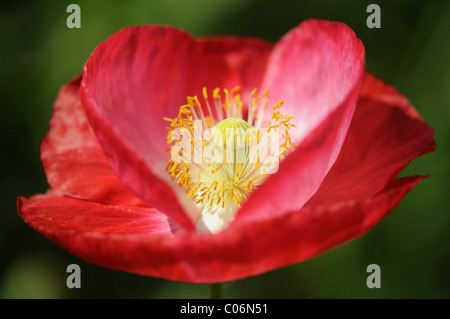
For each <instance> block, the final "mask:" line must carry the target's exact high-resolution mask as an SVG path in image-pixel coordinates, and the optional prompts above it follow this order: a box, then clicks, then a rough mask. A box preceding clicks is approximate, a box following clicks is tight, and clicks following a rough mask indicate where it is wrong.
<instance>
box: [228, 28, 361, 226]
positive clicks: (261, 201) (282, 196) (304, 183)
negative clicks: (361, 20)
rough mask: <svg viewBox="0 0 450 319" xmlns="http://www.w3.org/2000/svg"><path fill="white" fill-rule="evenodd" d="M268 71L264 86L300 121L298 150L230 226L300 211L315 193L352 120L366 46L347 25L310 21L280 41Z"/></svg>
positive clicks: (253, 194) (333, 159)
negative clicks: (283, 102)
mask: <svg viewBox="0 0 450 319" xmlns="http://www.w3.org/2000/svg"><path fill="white" fill-rule="evenodd" d="M269 66H270V67H269V68H268V70H267V74H266V79H265V82H264V83H266V85H267V86H268V87H269V88H270V92H271V93H270V94H271V96H272V98H275V99H276V100H278V99H280V100H284V101H285V104H284V105H283V110H287V111H288V112H289V113H290V115H293V116H294V117H295V119H294V122H295V120H296V121H298V126H299V127H298V128H297V130H296V131H294V132H293V134H294V137H295V139H296V144H297V147H296V149H295V151H293V152H292V153H291V154H290V155H288V156H287V157H286V159H284V160H283V162H281V164H280V166H279V169H278V171H277V172H276V173H275V174H273V175H271V176H269V177H268V178H267V179H266V181H265V182H264V183H263V184H262V185H261V186H260V187H259V188H258V189H257V190H255V191H254V192H253V193H252V194H251V195H250V196H249V198H248V200H247V202H246V203H245V204H244V205H243V206H242V208H241V209H240V210H239V211H238V213H237V216H236V219H235V220H234V221H233V222H234V223H244V222H249V221H254V220H258V219H266V218H268V219H270V218H273V216H277V215H281V214H285V213H288V212H292V211H296V210H299V209H300V208H301V207H302V206H303V205H304V204H305V203H306V202H307V201H308V200H309V199H310V197H311V196H312V195H313V194H314V193H315V192H316V191H317V189H318V188H319V186H320V184H321V183H322V181H323V179H324V178H325V176H326V174H327V173H328V171H329V170H330V168H331V167H332V165H333V163H334V161H335V160H336V158H337V156H338V154H339V152H340V149H341V147H342V144H343V142H344V139H345V136H346V134H347V130H348V127H349V125H350V122H351V119H352V116H353V112H354V109H355V106H356V100H357V97H358V92H359V89H360V84H361V81H362V78H363V74H364V47H363V45H362V43H361V41H360V40H358V39H357V38H356V36H355V34H354V32H353V31H352V30H351V29H350V28H349V27H348V26H346V25H345V24H342V23H337V22H326V21H317V20H309V21H306V22H303V23H302V24H300V26H299V27H297V28H295V29H293V30H291V31H290V32H289V33H288V34H287V35H286V36H284V37H283V39H281V40H280V42H279V43H278V44H277V45H276V46H275V48H274V50H273V52H272V55H271V58H270V59H269ZM285 106H286V108H285ZM289 132H291V131H289Z"/></svg>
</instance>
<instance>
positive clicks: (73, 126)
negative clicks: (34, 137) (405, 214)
mask: <svg viewBox="0 0 450 319" xmlns="http://www.w3.org/2000/svg"><path fill="white" fill-rule="evenodd" d="M79 86H80V79H77V80H75V81H73V82H71V83H70V84H68V85H67V86H65V87H64V88H63V89H62V90H61V92H60V94H59V96H58V99H57V101H56V102H55V113H54V116H53V118H52V122H51V128H50V132H49V134H48V135H47V137H46V138H45V140H44V142H43V144H42V148H41V157H42V161H43V165H44V169H45V171H46V174H47V177H48V180H49V183H50V185H51V186H52V187H53V189H52V190H50V191H49V192H48V193H47V194H45V195H36V196H33V197H32V198H30V199H25V198H23V197H20V198H19V199H18V211H19V214H20V215H21V217H22V218H23V219H24V221H25V222H26V223H27V224H28V225H30V226H31V227H33V228H34V229H36V230H37V231H39V232H40V233H42V234H43V235H44V236H46V237H47V238H49V239H50V240H52V241H54V242H56V243H57V244H58V245H60V246H61V247H63V248H64V249H66V250H68V251H69V252H71V253H73V254H74V255H77V256H79V257H80V258H82V259H84V260H86V261H88V262H92V263H94V264H98V265H101V266H104V267H107V268H112V269H118V270H124V271H129V272H134V273H139V274H143V275H150V276H156V277H162V278H167V279H172V280H179V281H187V282H223V281H230V280H235V279H239V278H243V277H247V276H251V275H257V274H260V273H263V272H266V271H269V270H272V269H276V268H278V267H282V266H285V265H289V264H292V263H296V262H300V261H302V260H305V259H308V258H311V257H313V256H315V255H317V254H319V253H321V252H324V251H326V250H328V249H331V248H333V247H335V246H337V245H340V244H343V243H345V242H347V241H349V240H351V239H353V238H355V237H357V236H360V235H362V234H364V233H366V232H367V231H368V230H370V229H371V228H372V227H373V226H374V225H375V224H376V223H377V222H378V221H379V220H381V219H382V218H384V217H385V216H386V215H387V214H388V213H389V212H391V211H392V210H393V209H394V208H395V207H396V206H397V205H398V203H399V202H400V201H401V199H402V198H403V197H404V196H405V194H406V193H407V192H408V191H409V190H411V189H412V188H413V187H414V186H415V185H417V183H419V182H420V181H421V180H422V179H423V178H424V177H407V178H401V179H395V177H396V175H397V173H398V172H399V171H400V170H401V169H402V168H404V167H405V166H406V165H407V164H408V163H409V162H410V161H411V160H412V159H413V158H415V157H417V156H419V155H422V154H424V153H426V152H429V151H432V150H434V149H435V144H434V140H433V131H432V129H431V128H430V127H429V126H428V125H427V124H426V123H425V122H424V121H423V120H422V119H421V118H420V116H419V115H418V114H417V112H416V111H415V110H414V109H413V107H412V106H411V105H410V104H409V102H408V101H407V100H406V99H405V98H404V97H402V96H401V95H400V94H399V93H398V92H397V91H396V90H395V89H393V88H392V87H390V86H389V85H387V84H385V83H383V82H382V81H380V80H378V79H376V78H375V77H373V76H372V75H370V74H366V75H365V77H364V81H363V84H362V88H361V91H360V93H359V98H358V103H357V106H356V110H355V114H354V116H353V118H352V122H351V125H350V128H349V131H348V134H347V137H346V139H345V142H344V144H343V146H342V149H341V151H340V153H339V156H338V158H337V160H336V162H335V164H334V165H333V167H332V168H331V170H330V171H329V172H328V174H327V176H326V177H325V179H324V181H323V182H322V184H321V185H320V188H319V189H318V191H317V192H315V194H314V196H313V197H312V198H311V199H310V200H309V201H308V202H307V203H306V204H305V205H304V206H303V208H302V209H301V210H300V211H293V212H291V213H287V214H284V215H282V216H274V217H273V218H269V219H264V220H259V221H254V222H252V223H243V224H234V225H231V226H230V227H229V228H228V229H226V230H224V231H223V232H220V233H218V234H215V235H201V234H197V233H194V232H180V231H179V229H178V228H177V226H175V224H174V223H173V222H172V221H171V220H170V218H168V217H167V216H166V215H165V214H163V213H161V212H159V211H158V210H156V209H152V208H149V207H148V205H147V204H146V203H145V202H144V201H142V200H140V199H138V198H137V197H136V196H134V195H133V194H132V193H131V192H129V191H128V190H127V189H126V188H125V187H124V186H123V184H122V183H121V181H120V180H119V179H118V178H117V177H116V175H115V174H114V172H113V171H112V169H111V168H110V166H109V163H108V161H107V159H106V157H105V156H104V155H103V153H102V149H101V147H100V145H99V144H98V142H97V140H96V137H95V135H94V134H93V132H92V130H91V128H90V125H89V123H88V121H87V119H86V116H85V115H84V112H83V110H82V106H81V101H80V98H79Z"/></svg>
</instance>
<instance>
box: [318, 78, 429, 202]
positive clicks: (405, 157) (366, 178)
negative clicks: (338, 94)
mask: <svg viewBox="0 0 450 319" xmlns="http://www.w3.org/2000/svg"><path fill="white" fill-rule="evenodd" d="M435 148H436V145H435V141H434V139H433V129H432V128H431V127H429V126H428V125H427V124H426V123H425V121H424V120H423V119H422V118H421V117H420V116H419V115H418V113H417V112H416V110H415V109H414V108H413V106H411V104H410V103H409V102H408V100H407V99H406V98H405V97H403V96H402V95H401V94H400V93H398V92H397V91H396V90H395V89H394V88H393V87H391V86H389V85H387V84H385V83H384V82H382V81H381V80H379V79H377V78H376V77H375V76H373V75H372V74H370V73H366V75H365V77H364V81H363V85H362V88H361V92H360V96H359V99H358V103H357V107H356V111H355V114H354V116H353V120H352V123H351V125H350V129H349V131H348V135H347V137H346V140H345V143H344V145H343V147H342V150H341V153H340V154H339V157H338V159H337V160H336V162H335V163H334V165H333V168H332V169H331V170H330V172H329V173H328V175H327V176H326V178H325V180H324V181H323V183H322V185H321V187H320V188H319V190H318V191H317V192H316V193H315V194H314V196H313V197H312V198H311V200H310V204H315V203H327V202H328V203H333V202H340V201H346V200H351V199H354V200H359V199H363V198H367V197H370V196H372V195H374V194H376V193H377V192H379V191H380V190H381V189H383V188H384V187H385V185H387V184H389V183H390V182H391V181H392V180H393V179H394V178H395V177H396V176H397V174H398V173H399V172H400V171H401V170H402V169H403V168H404V167H405V166H406V165H408V163H409V162H410V161H411V160H413V159H414V158H415V157H417V156H420V155H423V154H425V153H428V152H431V151H433V150H435Z"/></svg>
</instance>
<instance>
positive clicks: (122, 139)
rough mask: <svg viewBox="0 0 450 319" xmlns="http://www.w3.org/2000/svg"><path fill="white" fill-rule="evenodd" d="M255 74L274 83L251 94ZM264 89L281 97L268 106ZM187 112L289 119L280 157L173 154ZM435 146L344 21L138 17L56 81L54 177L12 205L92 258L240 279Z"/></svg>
mask: <svg viewBox="0 0 450 319" xmlns="http://www.w3.org/2000/svg"><path fill="white" fill-rule="evenodd" d="M236 86H240V90H239V91H238V89H234V90H233V89H232V88H234V87H236ZM255 87H257V88H258V89H260V90H262V91H261V92H264V90H266V89H268V90H269V94H267V92H266V93H265V94H263V97H262V98H261V99H259V98H256V95H255V91H254V90H253V89H254V88H255ZM216 88H217V89H216ZM227 89H228V90H227ZM258 92H259V91H258ZM269 96H270V98H271V99H270V101H274V102H277V101H280V100H281V101H284V104H283V105H282V106H281V104H282V102H280V103H277V104H275V103H274V104H272V105H270V106H274V107H273V108H272V107H271V108H265V106H264V105H265V104H261V103H263V101H266V102H264V103H266V104H267V105H269V104H268V103H269V102H268V101H269ZM187 97H188V103H187V104H186V98H187ZM198 97H200V99H199V98H198ZM228 99H229V100H228ZM247 101H249V102H247ZM270 103H271V102H270ZM180 107H181V108H180ZM288 113H289V114H288ZM183 116H184V117H183ZM227 118H228V119H230V118H231V119H233V121H235V122H233V121H231V122H233V123H234V124H233V123H231V122H223V121H225V120H226V119H227ZM189 119H198V120H201V121H203V123H205V125H206V126H208V127H212V126H214V127H219V126H221V125H222V126H224V125H225V124H226V125H225V126H227V125H228V126H227V127H229V126H233V125H235V123H238V124H237V125H244V126H245V127H258V128H259V127H264V125H265V126H266V127H270V126H272V127H274V128H275V127H284V131H283V134H282V136H283V139H284V141H285V142H284V144H283V145H284V146H283V147H282V152H280V153H278V154H277V159H280V160H281V159H282V161H281V162H280V164H279V168H278V171H277V172H276V173H274V174H267V175H266V174H260V173H255V172H256V169H255V165H256V164H252V165H249V166H248V167H250V168H251V172H250V173H249V172H247V173H243V172H242V171H243V170H245V169H247V168H245V169H244V168H243V166H240V165H234V168H233V171H232V172H231V173H230V174H231V175H230V176H231V177H230V184H227V183H228V180H226V177H224V176H225V175H224V174H222V175H220V174H219V173H216V172H217V170H218V168H217V167H215V168H210V167H207V166H205V165H203V166H201V165H198V166H196V167H194V165H191V166H189V165H188V164H186V165H185V166H182V165H178V164H176V163H174V162H171V153H170V150H169V151H168V147H169V146H168V144H167V137H168V132H169V131H168V130H167V127H168V126H169V128H170V130H171V132H172V130H173V129H174V128H179V127H185V128H188V129H190V128H193V126H192V124H189V123H190V122H189V121H188V120H189ZM245 119H246V120H245ZM263 119H264V122H262V120H263ZM166 120H168V121H169V122H167V121H166ZM186 121H187V122H186ZM236 121H237V122H236ZM277 121H278V122H277ZM283 121H284V122H283ZM186 123H188V124H186ZM220 123H222V124H220ZM223 123H225V124H223ZM288 131H289V134H288ZM294 144H295V149H293V148H292V147H290V146H293V145H294ZM434 149H435V143H434V139H433V131H432V129H431V128H430V127H429V126H428V125H427V124H426V123H425V122H424V120H423V119H422V118H421V117H420V115H419V114H418V113H417V112H416V111H415V109H414V108H413V107H412V106H411V105H410V103H409V102H408V101H407V99H406V98H404V97H403V96H402V95H401V94H399V93H398V92H397V91H396V90H395V89H394V88H392V87H391V86H389V85H387V84H385V83H383V82H382V81H380V80H379V79H377V78H376V77H374V76H373V75H371V74H369V73H365V71H364V47H363V45H362V43H361V41H360V40H358V39H357V38H356V37H355V34H354V33H353V32H352V31H351V30H350V29H349V28H348V27H347V26H346V25H344V24H341V23H334V22H326V21H316V20H309V21H306V22H304V23H302V24H300V25H299V26H298V27H296V28H294V29H293V30H291V31H289V33H287V34H286V35H285V36H284V37H283V38H282V39H281V40H280V41H279V42H278V43H276V44H275V45H272V44H269V43H267V42H265V41H262V40H259V39H254V38H242V37H215V38H200V39H194V38H192V37H191V36H190V35H189V34H187V33H185V32H184V31H181V30H178V29H174V28H171V27H161V26H143V27H130V28H125V29H123V30H121V31H119V32H118V33H116V34H115V35H113V36H111V37H110V38H109V39H108V40H107V41H105V42H103V43H101V44H100V45H99V46H98V48H97V49H96V50H95V51H94V53H93V54H92V56H91V57H90V59H89V60H88V61H87V63H86V65H85V67H84V72H83V76H82V80H81V79H80V78H79V79H76V80H74V81H72V82H71V83H69V84H67V85H66V86H65V87H63V88H62V90H61V92H60V93H59V95H58V98H57V100H56V102H55V110H54V115H53V118H52V120H51V123H50V131H49V133H48V135H47V136H46V137H45V139H44V141H43V143H42V146H41V159H42V163H43V166H44V169H45V172H46V175H47V178H48V182H49V184H50V185H51V189H50V190H49V191H48V192H47V193H46V194H44V195H36V196H33V197H31V198H30V199H26V198H23V197H20V198H19V200H18V211H19V214H20V216H21V217H22V218H23V219H24V220H25V222H26V223H27V224H28V225H30V226H31V227H33V228H34V229H36V230H37V231H38V232H40V233H41V234H43V235H44V236H46V237H47V238H48V239H50V240H52V241H54V242H55V243H57V244H58V245H60V246H61V247H63V248H64V249H66V250H67V251H69V252H70V253H72V254H74V255H76V256H79V257H80V258H82V259H84V260H86V261H88V262H92V263H94V264H97V265H101V266H104V267H108V268H112V269H118V270H123V271H129V272H133V273H138V274H143V275H150V276H156V277H162V278H167V279H171V280H179V281H187V282H198V283H200V282H203V283H205V282H223V281H230V280H235V279H239V278H243V277H247V276H251V275H257V274H261V273H263V272H266V271H269V270H272V269H275V268H278V267H282V266H286V265H289V264H292V263H297V262H300V261H303V260H305V259H308V258H311V257H314V256H316V255H317V254H320V253H322V252H324V251H326V250H329V249H331V248H333V247H336V246H338V245H341V244H343V243H345V242H347V241H349V240H351V239H354V238H355V237H358V236H360V235H362V234H364V233H366V232H367V231H369V230H370V229H371V228H372V227H373V226H374V225H375V224H376V223H377V222H379V221H380V220H381V219H382V218H384V217H385V216H386V215H387V214H389V212H391V211H392V210H393V209H394V208H395V207H396V206H397V205H398V204H399V202H400V201H401V200H402V198H403V197H404V196H405V195H406V193H408V192H409V191H410V190H411V189H412V188H413V187H414V186H415V185H417V184H418V183H419V182H420V181H421V180H422V179H424V178H425V177H418V176H415V177H404V178H398V179H396V176H397V174H398V173H399V172H400V171H401V170H402V169H403V168H404V167H405V166H406V165H407V164H408V163H409V162H410V161H411V160H412V159H414V158H415V157H417V156H419V155H422V154H424V153H427V152H430V151H432V150H434ZM172 150H173V148H172ZM244 164H245V163H244ZM186 167H188V168H189V169H188V168H186ZM216 169H217V170H216ZM223 169H225V167H224V168H223ZM193 172H195V174H193ZM197 174H198V178H197ZM202 174H206V175H208V176H209V177H208V178H205V177H202V176H204V175H202ZM252 174H253V175H252ZM231 179H236V180H235V181H233V180H231ZM225 181H227V183H225ZM235 182H236V183H235ZM237 183H241V184H239V185H241V188H238V186H236V185H237ZM220 188H222V191H219V189H220ZM192 195H195V196H192ZM188 197H191V198H188ZM194 197H196V198H195V199H194V200H193V199H192V198H194ZM208 205H209V206H208ZM208 207H209V208H208ZM220 207H225V208H227V207H228V208H230V207H231V208H230V210H229V211H226V212H224V211H221V213H220V214H216V211H215V209H216V208H217V209H218V210H220ZM225 208H224V209H225ZM221 214H222V215H221ZM209 217H211V218H212V217H214V218H215V219H214V218H213V219H214V220H213V221H212V226H211V225H209V224H208V223H209V221H208V220H207V218H209ZM202 225H203V226H205V225H206V226H207V227H206V232H205V228H204V227H201V226H202Z"/></svg>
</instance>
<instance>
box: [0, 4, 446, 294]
mask: <svg viewBox="0 0 450 319" xmlns="http://www.w3.org/2000/svg"><path fill="white" fill-rule="evenodd" d="M371 2H375V3H377V4H379V5H380V7H381V29H368V28H367V26H366V18H367V16H368V15H369V14H368V13H366V8H367V5H368V4H369V3H371ZM371 2H365V1H331V0H328V1H312V0H311V1H286V0H277V1H275V0H270V1H260V0H215V1H210V0H204V1H202V0H178V1H175V0H164V1H163V0H155V1H120V2H119V1H106V0H101V1H100V0H96V1H76V2H75V1H14V2H12V1H11V2H10V3H9V4H5V3H2V5H1V10H0V30H1V31H0V32H1V33H0V37H1V38H0V43H1V48H0V63H1V73H0V81H1V82H0V84H1V85H0V92H1V94H0V96H1V107H0V110H1V116H0V124H1V125H0V136H1V156H0V167H1V168H2V169H1V183H0V196H1V199H0V203H2V205H1V213H0V298H80V297H81V298H91V297H92V298H94V297H96V298H107V297H123V298H199V297H200V298H203V297H207V296H208V287H207V285H194V284H184V283H178V282H170V281H167V280H162V279H155V278H150V277H143V276H138V275H134V274H127V273H122V272H118V271H111V270H107V269H103V268H100V267H97V266H94V265H91V264H87V263H85V262H83V261H81V260H79V259H78V258H76V257H74V256H72V255H70V254H68V253H66V252H65V251H63V250H62V249H60V248H59V247H57V246H56V245H55V244H53V243H52V242H50V241H48V240H46V239H44V237H43V236H41V235H40V234H38V233H37V232H35V231H34V230H32V229H31V228H29V227H28V226H26V225H25V223H24V222H23V221H22V220H21V219H20V217H19V216H18V214H17V212H16V198H17V196H18V195H25V196H31V195H33V194H35V193H43V192H45V191H46V189H47V187H48V186H47V182H46V179H45V175H44V173H43V170H42V167H41V163H40V160H39V144H40V142H41V140H42V138H43V137H44V135H45V133H46V132H47V129H48V121H49V119H50V117H51V113H52V104H53V101H54V99H55V97H56V94H57V92H58V90H59V88H60V87H61V86H62V85H63V84H64V83H66V82H68V81H69V80H70V79H72V78H73V77H74V76H76V75H77V74H79V73H80V72H81V70H82V67H83V64H84V62H85V61H86V60H87V59H88V57H89V55H90V54H91V52H92V51H93V50H94V48H95V47H96V45H98V44H99V43H100V42H101V41H103V40H105V39H106V38H107V37H108V36H109V35H111V34H113V33H115V32H116V31H117V30H119V29H120V28H122V27H125V26H129V25H140V24H169V25H174V26H177V27H180V28H184V29H186V30H188V31H189V32H191V33H192V34H194V35H196V36H200V35H217V34H234V35H247V36H257V37H262V38H265V39H267V40H270V41H273V42H275V41H277V40H278V39H279V38H280V37H281V36H282V35H283V34H284V33H286V32H287V31H288V30H289V29H290V28H292V27H294V26H296V25H297V24H298V23H299V22H300V21H302V20H304V19H307V18H320V19H327V20H337V21H341V22H345V23H347V24H348V25H349V26H350V27H351V28H352V29H353V30H354V31H355V32H356V34H357V36H358V37H359V38H361V39H362V40H363V43H364V45H365V47H366V57H367V69H368V70H370V71H372V72H373V73H375V74H376V75H378V76H379V77H381V78H382V79H384V80H385V81H387V82H388V83H391V84H392V85H394V86H395V87H396V88H398V89H399V90H400V91H401V92H402V93H404V94H405V95H406V96H407V97H408V98H409V99H410V101H411V102H412V103H413V104H414V105H415V106H416V108H417V109H418V110H419V112H420V113H421V114H422V116H423V117H424V118H425V119H426V120H427V122H428V123H429V124H430V125H431V126H432V127H433V128H434V129H435V131H436V133H435V138H436V141H437V147H438V150H437V151H436V152H434V153H432V154H428V155H426V156H424V157H421V158H418V159H416V160H415V161H413V162H412V163H411V164H410V166H408V168H407V169H406V170H405V171H404V172H402V175H418V174H422V175H424V174H428V173H429V174H431V178H429V179H427V180H425V181H424V182H422V183H421V184H420V185H418V186H417V187H416V188H415V189H413V190H412V191H411V193H410V194H409V195H408V196H407V197H406V198H405V199H404V200H403V202H402V203H401V204H400V206H399V207H398V208H397V209H396V211H395V212H394V213H393V214H392V215H390V216H389V217H388V218H386V219H385V220H383V221H382V222H381V223H380V224H378V225H377V226H376V227H375V228H374V229H373V230H372V231H370V232H369V233H368V234H367V235H365V236H363V237H361V238H358V239H356V240H354V241H352V242H350V243H348V244H346V245H344V246H341V247H339V248H336V249H334V250H332V251H330V252H327V253H325V254H323V255H321V256H319V257H316V258H314V259H312V260H309V261H306V262H303V263H300V264H297V265H293V266H289V267H285V268H282V269H279V270H276V271H272V272H269V273H266V274H264V275H260V276H256V277H252V278H247V279H243V280H240V281H237V282H234V283H232V284H229V285H227V289H226V296H227V297H230V298H261V297H262V298H265V297H270V298H449V297H450V232H449V230H450V211H449V207H450V205H449V204H450V196H449V189H450V174H449V169H448V168H449V159H450V156H449V155H450V154H449V152H450V151H449V148H448V146H449V145H450V143H449V142H450V141H449V138H450V127H449V123H450V38H449V36H450V1H437V0H436V1H423V0H422V1H416V0H413V1H411V0H408V1H406V0H405V1H371ZM70 3H77V4H79V5H80V7H81V26H82V28H81V29H68V28H67V27H66V18H67V16H68V13H66V8H67V5H68V4H70ZM72 263H76V264H79V265H80V266H81V274H82V278H81V279H82V288H81V289H72V290H71V289H68V288H67V287H66V285H65V283H66V277H67V275H68V274H67V273H66V267H67V265H68V264H72ZM371 263H376V264H379V265H380V266H381V275H382V276H381V289H368V288H367V286H366V278H367V275H368V274H367V273H366V267H367V265H369V264H371Z"/></svg>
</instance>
